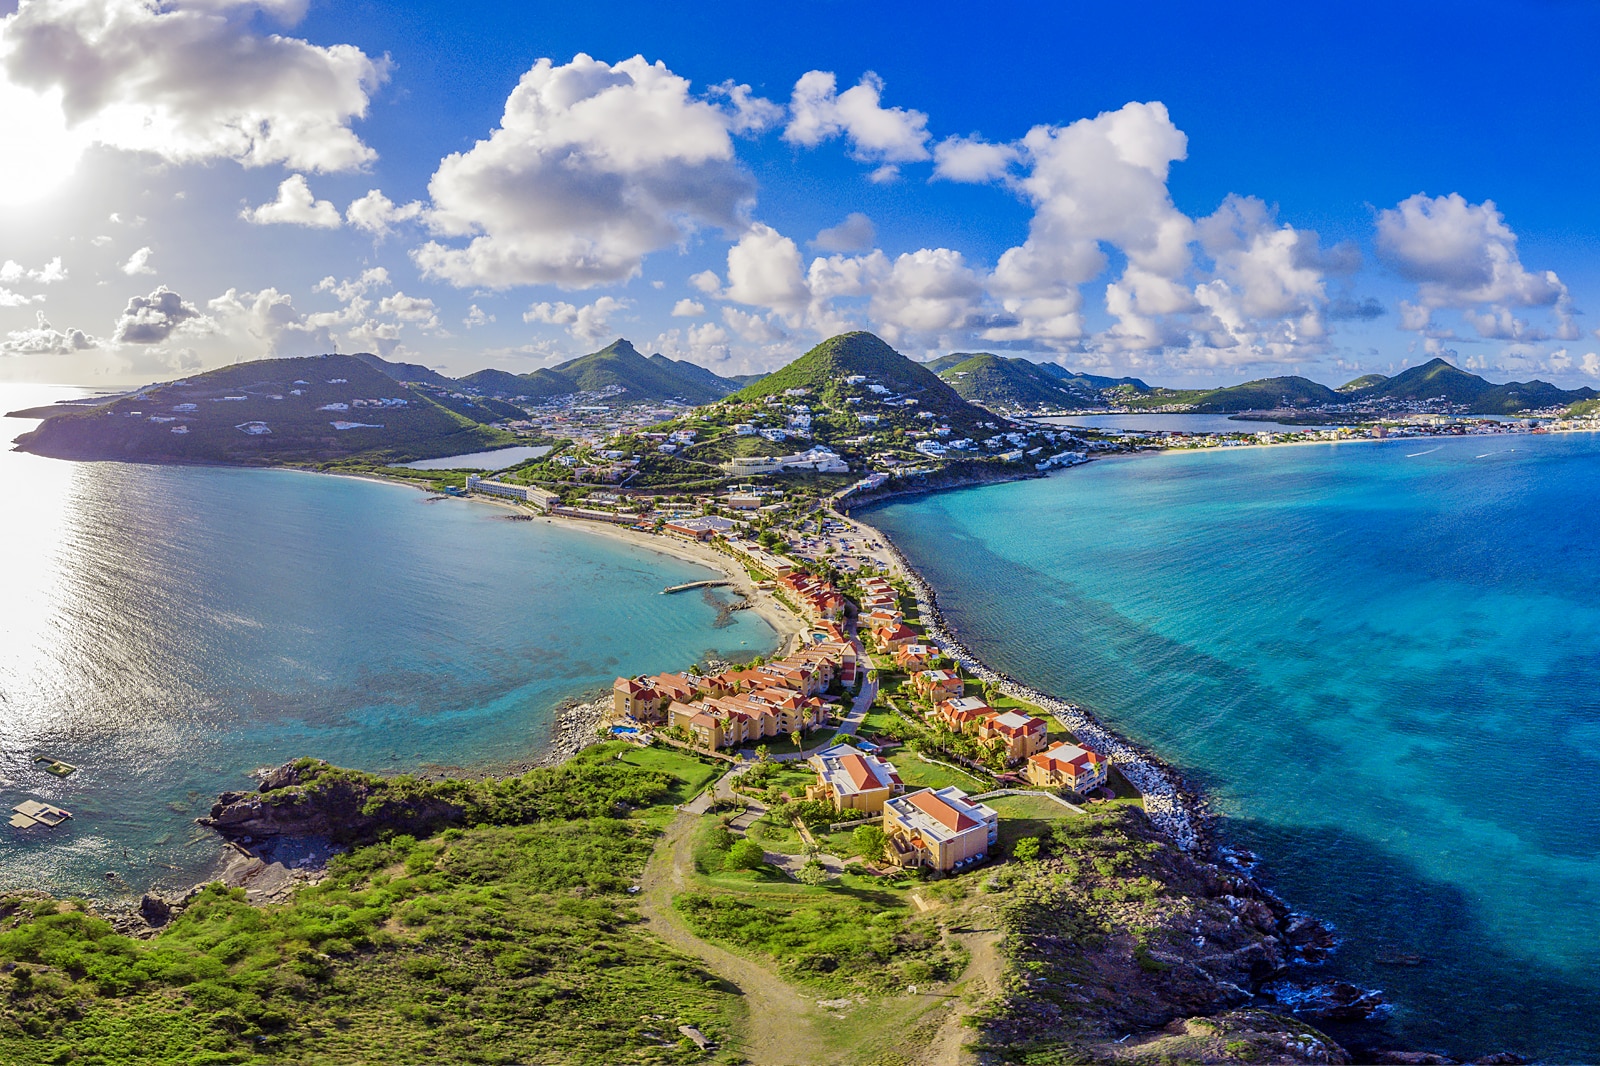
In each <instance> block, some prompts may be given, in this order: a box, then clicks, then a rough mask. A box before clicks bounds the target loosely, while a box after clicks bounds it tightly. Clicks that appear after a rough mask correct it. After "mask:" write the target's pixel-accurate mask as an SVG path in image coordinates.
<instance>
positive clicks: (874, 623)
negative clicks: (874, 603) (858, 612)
mask: <svg viewBox="0 0 1600 1066" xmlns="http://www.w3.org/2000/svg"><path fill="white" fill-rule="evenodd" d="M905 620H906V616H905V615H903V614H901V613H900V612H899V611H897V610H891V609H884V608H880V609H878V610H876V611H868V612H867V613H866V614H865V615H863V616H862V623H863V624H864V625H866V626H867V627H868V628H869V629H877V628H879V627H880V626H897V625H899V624H900V623H901V622H904V621H905Z"/></svg>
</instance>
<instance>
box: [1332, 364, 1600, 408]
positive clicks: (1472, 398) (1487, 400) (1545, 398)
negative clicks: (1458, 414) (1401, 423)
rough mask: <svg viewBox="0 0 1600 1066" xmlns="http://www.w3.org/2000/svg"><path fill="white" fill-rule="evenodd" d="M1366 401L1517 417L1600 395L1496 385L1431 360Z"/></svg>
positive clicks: (1534, 384) (1536, 384) (1361, 395)
mask: <svg viewBox="0 0 1600 1066" xmlns="http://www.w3.org/2000/svg"><path fill="white" fill-rule="evenodd" d="M1355 395H1356V398H1357V399H1359V400H1363V401H1382V400H1391V401H1397V402H1398V401H1421V400H1435V399H1442V400H1445V401H1446V402H1448V403H1452V404H1460V405H1463V406H1466V407H1468V408H1470V409H1471V411H1472V412H1474V413H1476V414H1486V415H1498V414H1516V413H1518V412H1519V411H1529V410H1542V409H1545V408H1550V407H1568V406H1571V405H1572V404H1575V403H1581V402H1582V401H1584V400H1590V399H1593V398H1595V396H1597V395H1600V393H1596V392H1595V391H1594V390H1593V389H1590V388H1582V389H1561V388H1557V387H1556V386H1554V385H1552V384H1550V383H1549V382H1548V381H1537V380H1536V381H1508V382H1506V383H1505V384H1503V385H1496V384H1494V383H1492V382H1489V381H1485V380H1484V379H1483V378H1480V377H1479V376H1478V375H1476V374H1469V373H1467V372H1466V371H1465V370H1460V369H1457V368H1456V367H1454V366H1451V365H1450V364H1449V363H1447V362H1445V361H1444V360H1443V359H1430V360H1429V361H1428V362H1426V363H1423V364H1422V365H1421V366H1414V367H1412V368H1410V369H1409V370H1405V371H1402V372H1401V373H1399V374H1396V375H1395V376H1394V377H1392V378H1385V379H1384V380H1383V381H1381V382H1379V383H1378V384H1376V385H1373V386H1371V387H1369V388H1365V389H1362V390H1361V391H1360V392H1358V393H1356V394H1355Z"/></svg>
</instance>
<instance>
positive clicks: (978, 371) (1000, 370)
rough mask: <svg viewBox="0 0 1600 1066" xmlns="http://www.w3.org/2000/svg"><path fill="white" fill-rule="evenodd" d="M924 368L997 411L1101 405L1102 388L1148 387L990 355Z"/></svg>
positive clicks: (961, 355) (950, 358) (954, 357)
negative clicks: (1120, 386)
mask: <svg viewBox="0 0 1600 1066" xmlns="http://www.w3.org/2000/svg"><path fill="white" fill-rule="evenodd" d="M924 365H925V366H927V367H928V368H929V369H930V370H933V371H935V372H937V373H938V375H939V376H940V377H941V378H943V379H944V380H945V381H947V382H949V383H950V385H951V386H952V387H953V388H954V389H955V390H956V391H957V392H958V393H960V394H961V395H962V397H963V398H965V399H966V400H968V401H970V402H972V403H975V404H979V405H981V406H984V407H990V408H998V409H1017V408H1025V409H1038V408H1060V407H1081V406H1084V405H1088V404H1099V403H1102V402H1103V399H1102V396H1101V392H1102V390H1104V389H1109V388H1115V387H1117V386H1119V385H1131V386H1133V387H1134V388H1135V389H1137V390H1139V391H1143V390H1145V389H1147V388H1148V386H1146V385H1145V383H1144V382H1142V381H1140V380H1138V379H1137V378H1104V377H1096V376H1094V375H1090V374H1076V373H1073V372H1072V371H1070V370H1067V369H1065V368H1063V367H1059V366H1056V365H1055V364H1053V363H1035V362H1033V361H1032V360H1029V359H1021V358H1007V357H1005V356H999V355H991V354H989V353H986V352H980V353H972V352H954V353H952V354H950V355H946V356H941V357H940V358H938V359H935V360H933V361H932V362H929V363H926V364H924Z"/></svg>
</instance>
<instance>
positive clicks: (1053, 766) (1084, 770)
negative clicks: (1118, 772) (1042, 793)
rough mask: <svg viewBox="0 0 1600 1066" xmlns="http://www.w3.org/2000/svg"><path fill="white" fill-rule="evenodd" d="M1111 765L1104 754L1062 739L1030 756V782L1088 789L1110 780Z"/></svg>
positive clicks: (1074, 789) (1046, 785)
mask: <svg viewBox="0 0 1600 1066" xmlns="http://www.w3.org/2000/svg"><path fill="white" fill-rule="evenodd" d="M1109 766H1110V764H1109V762H1108V761H1107V760H1106V758H1105V757H1104V756H1102V755H1098V754H1096V753H1095V752H1092V751H1090V750H1089V749H1087V748H1082V747H1079V746H1078V745H1076V744H1068V743H1066V742H1065V741H1062V742H1060V743H1058V744H1055V745H1054V746H1052V747H1051V748H1050V749H1049V750H1048V751H1041V752H1038V753H1037V754H1035V755H1032V756H1030V757H1029V758H1028V763H1027V769H1026V774H1027V778H1028V781H1029V783H1030V784H1034V785H1038V786H1039V787H1041V788H1070V789H1071V790H1072V791H1074V792H1087V791H1089V790H1090V789H1093V788H1098V787H1099V786H1101V785H1103V784H1105V783H1106V775H1107V771H1108V769H1109Z"/></svg>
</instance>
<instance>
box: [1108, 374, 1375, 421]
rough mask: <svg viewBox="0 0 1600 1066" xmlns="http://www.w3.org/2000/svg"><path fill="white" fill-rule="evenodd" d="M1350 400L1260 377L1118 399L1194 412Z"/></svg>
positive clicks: (1316, 387) (1296, 381)
mask: <svg viewBox="0 0 1600 1066" xmlns="http://www.w3.org/2000/svg"><path fill="white" fill-rule="evenodd" d="M1350 399H1351V397H1348V396H1343V395H1340V394H1339V393H1337V392H1335V391H1334V390H1332V389H1330V388H1328V387H1327V386H1326V385H1320V384H1318V383H1317V382H1315V381H1312V380H1311V379H1309V378H1301V377H1283V378H1262V379H1260V380H1257V381H1247V382H1245V383H1244V384H1243V385H1230V386H1228V387H1226V388H1221V389H1152V390H1150V392H1148V393H1145V394H1143V395H1138V396H1128V397H1126V398H1125V399H1124V400H1123V401H1122V402H1123V403H1125V404H1126V405H1127V406H1128V407H1131V408H1134V409H1140V408H1155V407H1167V406H1174V405H1184V406H1187V407H1189V408H1192V409H1193V410H1195V411H1206V412H1215V413H1219V414H1221V413H1228V412H1234V411H1263V410H1272V409H1274V408H1280V407H1317V406H1320V405H1322V404H1334V403H1347V402H1349V401H1350Z"/></svg>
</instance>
